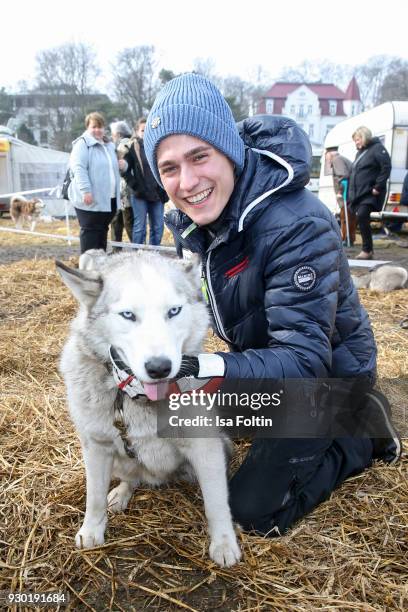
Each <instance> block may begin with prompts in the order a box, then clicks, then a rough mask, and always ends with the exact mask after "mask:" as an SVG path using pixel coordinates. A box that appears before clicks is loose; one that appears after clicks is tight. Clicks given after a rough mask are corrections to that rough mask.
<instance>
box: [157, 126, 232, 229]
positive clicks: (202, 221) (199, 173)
mask: <svg viewBox="0 0 408 612" xmlns="http://www.w3.org/2000/svg"><path fill="white" fill-rule="evenodd" d="M157 165H158V168H159V173H160V179H161V181H162V183H163V187H164V189H165V190H166V192H167V194H168V196H169V198H170V199H171V200H172V202H173V203H174V204H175V206H177V208H178V209H179V210H181V211H182V212H184V213H185V214H186V215H187V216H188V217H190V219H191V220H192V221H194V222H195V223H197V225H208V224H209V223H213V222H214V221H215V220H216V219H218V217H219V216H220V214H221V213H222V211H223V210H224V208H225V207H226V205H227V204H228V201H229V199H230V197H231V194H232V191H233V189H234V166H233V163H232V161H231V160H230V159H228V157H226V156H225V155H224V154H223V153H221V152H220V151H218V149H215V148H214V147H213V146H211V145H210V144H208V143H207V142H205V141H204V140H201V139H200V138H195V137H194V136H188V135H186V134H175V135H172V136H168V137H167V138H165V139H164V140H162V141H161V143H160V144H159V146H158V149H157Z"/></svg>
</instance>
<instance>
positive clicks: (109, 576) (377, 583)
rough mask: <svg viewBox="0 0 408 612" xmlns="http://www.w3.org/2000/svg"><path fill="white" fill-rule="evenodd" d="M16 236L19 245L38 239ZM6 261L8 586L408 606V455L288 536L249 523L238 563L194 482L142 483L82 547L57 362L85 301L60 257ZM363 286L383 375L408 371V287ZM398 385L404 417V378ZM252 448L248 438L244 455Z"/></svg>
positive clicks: (76, 470) (1, 411)
mask: <svg viewBox="0 0 408 612" xmlns="http://www.w3.org/2000/svg"><path fill="white" fill-rule="evenodd" d="M41 231H44V230H43V229H41ZM53 233H54V232H53ZM4 236H5V234H1V235H0V243H1V245H2V246H4V241H3V237H4ZM7 236H8V237H7V248H9V249H13V248H14V247H16V248H17V247H18V248H20V247H21V245H22V242H21V239H23V240H24V244H26V245H27V247H29V246H30V245H31V244H32V242H31V241H33V240H34V241H38V240H39V239H36V238H34V237H31V241H30V240H29V239H30V237H26V236H24V237H22V236H17V235H12V234H9V235H7ZM47 244H49V242H47V240H45V241H44V242H42V243H41V245H43V246H44V247H46V246H47ZM53 244H54V243H53ZM70 261H71V263H72V264H74V263H76V261H77V260H76V259H71V260H70ZM0 272H1V274H0V373H1V380H0V433H1V439H0V445H1V446H0V493H1V495H0V549H1V556H0V589H7V590H9V589H11V590H12V591H18V590H26V591H31V592H37V593H38V592H46V591H64V592H65V593H69V594H70V595H71V603H70V605H69V609H72V610H86V609H89V610H92V609H93V610H135V611H137V612H139V611H140V610H143V609H146V608H147V609H149V610H165V611H166V612H167V611H173V610H182V609H184V610H197V611H200V612H201V611H207V610H208V611H209V610H221V611H226V612H229V611H232V610H234V611H238V610H239V611H241V612H244V611H248V612H249V611H261V610H262V611H263V610H277V611H289V610H290V611H291V610H293V611H295V610H296V611H302V610H305V611H309V610H342V611H348V610H358V611H360V610H363V611H364V612H370V611H374V610H390V611H391V610H406V609H407V608H408V580H407V579H408V554H407V553H408V546H407V541H408V487H407V484H408V483H407V465H408V459H407V457H406V456H404V459H403V461H401V462H400V463H399V464H398V465H397V466H394V467H389V466H384V465H383V464H380V463H377V464H376V465H374V467H373V468H372V469H370V470H368V471H366V472H365V473H363V474H361V475H358V476H356V477H354V478H352V479H350V480H348V481H347V482H346V483H344V484H343V485H342V486H341V487H340V489H338V490H337V491H335V492H334V493H333V494H332V496H331V498H330V499H329V500H328V501H327V502H325V503H324V504H322V505H321V506H320V507H319V508H317V509H316V510H315V511H314V512H313V513H311V514H310V515H309V516H308V517H306V518H305V519H304V520H302V521H300V522H299V523H298V524H297V525H296V526H295V527H294V529H292V530H291V531H290V532H289V533H288V534H287V535H285V536H284V537H281V538H279V539H263V538H260V537H256V536H253V535H248V534H240V539H241V545H242V548H243V552H244V559H243V561H242V562H241V563H240V564H239V565H238V566H236V567H234V568H231V569H220V568H218V567H215V566H214V564H213V563H212V562H211V561H210V560H209V559H208V554H207V546H208V542H207V537H206V533H205V529H204V524H205V520H204V516H203V508H202V500H201V496H200V493H199V491H198V489H197V488H196V487H195V486H192V485H186V484H174V485H171V486H167V487H165V488H162V489H158V490H150V489H148V488H141V489H139V490H138V491H137V492H136V493H135V495H134V496H133V499H132V501H131V504H130V507H129V509H128V510H127V511H126V512H125V513H122V514H119V515H116V516H114V517H111V518H110V521H109V528H108V530H107V537H106V542H107V543H106V545H105V546H103V547H99V548H98V549H94V550H91V551H86V552H83V551H77V550H76V549H75V547H74V543H73V537H74V534H75V532H76V530H77V529H78V526H79V524H80V522H81V520H82V517H83V513H84V504H85V480H84V470H83V464H82V458H81V452H80V448H79V443H78V440H77V437H76V435H75V433H74V430H73V427H72V425H71V423H70V421H69V419H68V417H67V413H66V409H65V390H64V385H63V382H62V380H61V378H60V376H59V374H58V372H57V368H56V366H57V361H58V357H59V354H60V350H61V347H62V344H63V341H64V338H65V337H66V334H67V329H68V322H69V320H70V319H71V318H72V317H73V315H74V312H75V309H76V307H75V304H74V301H73V299H72V298H71V297H70V295H69V293H68V290H67V289H66V288H65V286H64V285H63V284H62V283H61V282H60V280H59V278H58V277H57V275H56V273H55V271H54V265H53V262H52V261H50V260H40V259H38V260H32V259H26V260H21V261H17V262H13V263H10V264H8V265H4V266H0ZM361 298H362V301H363V302H364V304H365V305H366V307H367V309H368V311H369V313H370V317H371V319H372V321H373V326H374V330H375V334H376V338H377V341H378V346H379V373H380V376H381V378H382V379H386V378H394V379H396V378H400V379H401V378H406V377H407V374H408V351H407V344H408V331H407V330H404V329H402V328H401V327H399V322H400V320H401V319H403V318H404V317H406V316H407V311H408V290H404V291H400V292H396V293H394V294H390V295H386V296H381V295H378V294H374V293H370V292H368V291H362V292H361ZM218 346H219V344H218V341H217V340H215V338H214V337H209V340H208V346H207V348H208V349H210V350H212V349H214V348H217V347H218ZM384 384H385V383H384ZM387 384H388V387H389V389H390V392H391V393H392V394H393V401H394V404H395V405H396V406H397V408H398V411H399V419H400V420H401V422H403V421H404V418H405V413H404V410H405V407H406V399H407V391H406V388H405V389H404V387H403V386H401V385H396V384H392V385H391V384H390V383H387ZM405 423H406V419H405ZM244 453H245V444H244V443H241V445H240V446H239V447H238V449H237V458H236V459H235V462H237V461H239V460H240V458H242V456H243V455H244ZM0 608H1V606H0Z"/></svg>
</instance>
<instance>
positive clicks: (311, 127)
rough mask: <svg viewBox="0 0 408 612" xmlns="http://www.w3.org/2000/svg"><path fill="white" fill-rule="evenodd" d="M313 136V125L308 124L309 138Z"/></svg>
mask: <svg viewBox="0 0 408 612" xmlns="http://www.w3.org/2000/svg"><path fill="white" fill-rule="evenodd" d="M313 136H314V125H313V123H309V138H313Z"/></svg>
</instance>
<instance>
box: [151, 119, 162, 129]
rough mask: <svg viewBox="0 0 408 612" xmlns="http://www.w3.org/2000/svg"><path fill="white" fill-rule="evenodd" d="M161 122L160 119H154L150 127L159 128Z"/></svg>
mask: <svg viewBox="0 0 408 612" xmlns="http://www.w3.org/2000/svg"><path fill="white" fill-rule="evenodd" d="M160 121H161V119H160V117H154V118H153V119H152V122H151V124H150V125H151V126H152V128H157V127H159V125H160Z"/></svg>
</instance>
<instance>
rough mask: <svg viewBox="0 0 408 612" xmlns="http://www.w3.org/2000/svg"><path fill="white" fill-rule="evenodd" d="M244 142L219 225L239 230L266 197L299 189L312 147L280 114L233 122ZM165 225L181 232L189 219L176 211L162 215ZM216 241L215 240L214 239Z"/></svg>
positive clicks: (266, 202)
mask: <svg viewBox="0 0 408 612" xmlns="http://www.w3.org/2000/svg"><path fill="white" fill-rule="evenodd" d="M237 127H238V130H239V134H240V136H241V138H242V140H243V141H244V143H245V145H246V151H245V165H244V169H243V170H242V172H241V173H240V174H239V176H238V178H237V182H236V184H235V188H234V191H233V193H232V195H231V198H230V201H229V203H228V206H227V209H226V211H225V212H226V216H225V218H224V219H223V225H224V228H225V226H227V227H228V229H227V230H226V232H224V233H223V236H219V240H220V241H221V240H225V239H226V238H227V234H230V232H231V231H241V230H242V229H243V228H244V226H245V225H246V224H247V223H250V222H251V219H252V218H253V216H254V215H257V214H258V213H260V212H261V211H262V210H263V208H264V207H265V206H268V205H270V203H271V200H270V197H272V196H273V194H275V193H276V196H278V195H280V194H281V193H284V192H289V191H295V190H297V189H301V188H303V187H304V186H305V185H307V183H308V182H309V173H310V166H311V160H312V148H311V145H310V142H309V139H308V137H307V135H306V133H305V132H304V131H303V130H302V128H300V127H299V126H298V125H297V123H296V122H295V121H293V120H292V119H290V118H289V117H282V116H281V115H257V116H255V117H250V118H248V119H245V120H244V121H241V122H240V123H238V125H237ZM166 220H167V221H168V222H169V225H171V226H173V227H174V226H176V227H178V228H179V229H180V230H181V231H183V229H184V230H185V229H186V228H187V227H188V226H191V220H189V218H188V217H187V216H186V215H185V214H183V213H181V212H180V211H171V212H170V213H169V214H168V215H166ZM217 242H218V240H217Z"/></svg>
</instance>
